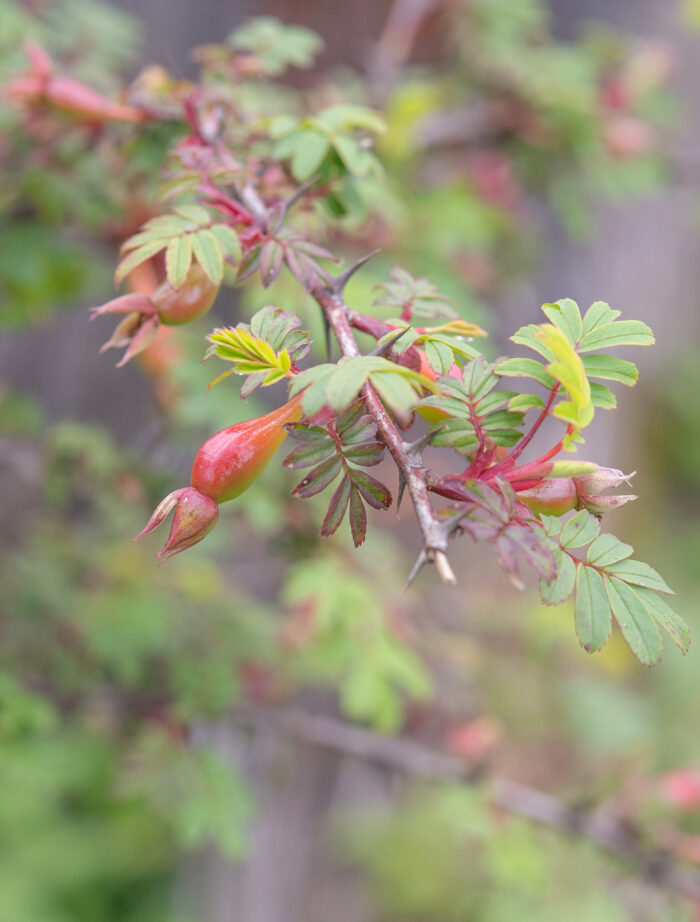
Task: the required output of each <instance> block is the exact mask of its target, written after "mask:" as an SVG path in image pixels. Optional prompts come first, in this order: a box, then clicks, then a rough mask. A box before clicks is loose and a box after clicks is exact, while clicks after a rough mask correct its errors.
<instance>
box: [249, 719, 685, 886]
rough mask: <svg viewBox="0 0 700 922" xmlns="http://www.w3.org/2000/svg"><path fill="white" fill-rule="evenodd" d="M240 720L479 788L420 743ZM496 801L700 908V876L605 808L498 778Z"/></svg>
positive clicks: (299, 722) (473, 773) (356, 730)
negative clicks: (582, 805)
mask: <svg viewBox="0 0 700 922" xmlns="http://www.w3.org/2000/svg"><path fill="white" fill-rule="evenodd" d="M234 720H235V721H236V722H237V723H239V724H243V725H244V726H247V727H249V728H253V729H255V728H257V727H261V726H266V725H267V726H270V725H271V726H273V727H274V728H275V729H276V730H278V731H279V732H281V733H284V734H286V735H288V736H290V737H292V738H294V739H297V740H300V741H302V742H304V743H308V744H310V745H312V746H318V747H319V748H322V749H328V750H330V751H332V752H336V753H339V754H341V755H346V756H353V757H355V758H359V759H363V760H365V761H367V762H372V763H374V764H375V765H378V766H380V767H382V768H384V769H388V770H392V771H398V772H401V773H403V774H405V775H412V776H415V777H417V778H423V779H425V780H428V781H437V782H443V783H455V782H457V783H466V784H473V783H475V782H477V781H479V780H481V777H482V776H481V772H479V771H477V770H475V769H474V768H472V767H470V766H468V765H466V764H465V763H464V762H463V761H462V760H461V759H458V758H456V757H454V756H450V755H447V754H445V753H442V752H438V751H436V750H434V749H431V748H429V747H427V746H423V745H422V744H420V743H416V742H414V741H413V740H408V739H397V738H395V737H387V736H380V735H379V734H377V733H373V732H372V731H370V730H365V729H363V728H361V727H356V726H353V725H351V724H347V723H344V722H343V721H341V720H336V719H334V718H329V717H324V716H320V715H314V714H309V713H306V712H304V711H300V710H287V711H277V712H275V711H271V710H267V709H264V708H257V707H249V706H246V707H243V708H240V709H238V710H237V711H236V713H235V715H234ZM491 802H492V803H493V804H494V805H495V806H496V807H500V808H501V809H503V810H505V811H506V812H508V813H510V814H513V815H515V816H521V817H524V818H525V819H528V820H531V821H533V822H535V823H539V824H541V825H543V826H548V827H550V828H552V829H555V830H557V831H559V832H561V833H563V834H568V835H573V836H578V837H580V838H584V839H587V840H589V841H590V842H593V843H594V844H595V845H597V846H598V847H599V848H601V849H603V850H604V851H607V852H609V853H611V854H613V855H614V856H615V857H617V858H618V859H620V860H621V861H623V862H625V863H626V864H627V865H628V866H629V867H630V868H631V869H632V870H633V871H634V872H635V873H636V874H638V875H639V876H641V877H644V878H646V879H647V880H649V881H650V882H651V883H653V884H655V885H657V886H660V887H664V888H666V889H667V890H670V891H671V892H673V893H677V894H681V895H683V896H685V897H688V898H690V899H692V900H696V901H700V872H699V871H698V870H696V869H695V868H692V867H689V866H688V865H684V864H682V863H680V862H679V861H678V859H677V858H676V856H675V855H673V853H672V852H669V851H668V850H667V849H664V848H654V847H649V846H645V845H644V844H643V843H642V842H641V840H640V836H639V834H638V833H636V832H635V831H634V829H632V828H631V827H630V825H629V824H628V823H626V822H625V821H624V819H618V818H617V817H615V816H612V815H611V814H610V813H606V812H604V811H602V810H601V809H585V810H584V809H580V808H575V807H571V806H569V805H567V804H565V803H563V802H562V801H560V800H558V799H557V798H556V797H553V796H551V795H550V794H545V793H543V792H541V791H538V790H536V789H535V788H530V787H527V786H525V785H522V784H517V783H515V782H513V781H508V780H506V779H498V778H496V779H491Z"/></svg>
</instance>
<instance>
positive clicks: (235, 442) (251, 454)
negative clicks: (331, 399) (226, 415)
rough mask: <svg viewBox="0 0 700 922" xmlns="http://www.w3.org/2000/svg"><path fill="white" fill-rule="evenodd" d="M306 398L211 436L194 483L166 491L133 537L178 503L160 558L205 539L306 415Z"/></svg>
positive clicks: (198, 461) (196, 462) (154, 524)
mask: <svg viewBox="0 0 700 922" xmlns="http://www.w3.org/2000/svg"><path fill="white" fill-rule="evenodd" d="M301 397H302V395H301V394H298V395H297V396H296V397H294V398H293V399H292V400H290V401H289V402H288V403H286V404H284V406H282V407H279V408H278V409H277V410H273V411H272V412H271V413H266V414H265V415H264V416H258V417H256V418H255V419H249V420H246V422H243V423H236V425H235V426H229V427H228V428H227V429H222V430H221V431H220V432H217V433H216V434H215V435H213V436H212V437H211V438H210V439H207V441H206V442H205V443H204V444H203V445H202V447H201V448H200V449H199V451H198V452H197V456H196V458H195V459H194V464H193V465H192V477H191V481H190V484H191V485H190V486H189V487H182V488H181V489H179V490H175V491H174V492H172V493H170V494H169V495H168V496H166V497H165V499H164V500H163V501H162V502H161V503H160V505H159V506H158V508H157V509H156V510H155V512H154V513H153V515H152V516H151V518H150V519H149V521H148V524H147V525H146V527H145V528H144V529H143V531H142V532H140V534H138V535H137V536H136V537H135V538H134V539H133V540H134V541H138V539H139V538H142V537H143V536H144V535H147V534H148V533H149V532H151V531H153V530H154V529H155V528H158V526H159V525H162V523H163V522H164V521H165V519H166V518H167V516H168V513H169V512H170V511H171V509H173V508H174V509H175V515H174V516H173V522H172V525H171V526H170V534H169V535H168V540H167V541H166V542H165V545H164V546H163V549H162V550H161V551H160V552H159V553H158V554H157V555H156V557H157V559H158V562H159V563H164V562H165V561H166V560H167V559H168V558H169V557H172V556H173V555H174V554H179V553H180V551H185V550H187V548H188V547H192V546H193V545H194V544H197V543H198V542H200V541H201V540H202V538H205V537H206V536H207V535H208V534H209V532H210V531H211V530H212V528H213V527H214V526H215V525H216V522H217V520H218V518H219V504H220V503H225V502H228V500H230V499H235V497H236V496H240V495H241V493H243V492H244V491H245V490H247V489H248V487H249V486H250V485H251V484H252V483H253V482H254V481H255V480H256V479H257V478H258V477H259V476H260V474H261V473H262V472H263V470H264V469H265V468H266V467H267V465H268V463H269V462H270V460H271V458H272V456H273V455H274V453H275V452H276V451H277V449H278V448H279V446H280V445H281V444H282V442H283V441H284V439H285V437H286V435H287V432H286V430H285V428H284V425H285V423H291V422H294V421H295V420H298V419H299V418H300V417H301Z"/></svg>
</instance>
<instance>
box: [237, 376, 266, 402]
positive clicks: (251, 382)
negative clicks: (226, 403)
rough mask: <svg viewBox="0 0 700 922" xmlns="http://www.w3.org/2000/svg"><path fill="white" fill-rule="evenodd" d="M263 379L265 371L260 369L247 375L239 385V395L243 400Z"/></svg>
mask: <svg viewBox="0 0 700 922" xmlns="http://www.w3.org/2000/svg"><path fill="white" fill-rule="evenodd" d="M264 380H265V372H264V371H261V372H258V373H257V374H254V375H248V376H247V378H246V379H245V381H244V382H243V384H242V385H241V392H240V393H241V397H242V398H243V400H245V398H246V397H249V396H250V395H251V394H252V393H253V391H254V390H256V388H258V387H260V385H261V384H262V383H263V381H264Z"/></svg>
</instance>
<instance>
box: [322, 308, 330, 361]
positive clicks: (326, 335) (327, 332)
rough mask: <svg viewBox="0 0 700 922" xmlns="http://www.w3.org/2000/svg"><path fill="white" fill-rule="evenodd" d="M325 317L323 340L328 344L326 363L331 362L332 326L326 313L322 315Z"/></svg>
mask: <svg viewBox="0 0 700 922" xmlns="http://www.w3.org/2000/svg"><path fill="white" fill-rule="evenodd" d="M321 316H322V317H323V338H324V341H325V343H326V361H327V362H330V360H331V325H330V323H329V322H328V318H327V317H326V314H325V312H324V313H323V314H322V315H321Z"/></svg>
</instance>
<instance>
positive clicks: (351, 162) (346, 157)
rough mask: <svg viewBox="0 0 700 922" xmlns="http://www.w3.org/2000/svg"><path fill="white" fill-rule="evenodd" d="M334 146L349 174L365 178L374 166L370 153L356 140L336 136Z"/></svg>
mask: <svg viewBox="0 0 700 922" xmlns="http://www.w3.org/2000/svg"><path fill="white" fill-rule="evenodd" d="M333 146H334V147H335V149H336V151H337V152H338V155H339V156H340V159H341V160H342V161H343V163H344V164H345V167H346V168H347V170H348V172H350V173H352V174H353V175H354V176H360V177H361V176H365V175H366V174H367V173H368V172H369V169H370V167H371V165H372V160H371V157H370V155H369V153H368V152H367V151H366V150H365V149H364V148H363V147H361V146H360V144H359V142H358V141H356V140H355V138H349V137H346V136H344V135H335V136H334V137H333Z"/></svg>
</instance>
